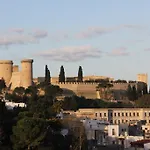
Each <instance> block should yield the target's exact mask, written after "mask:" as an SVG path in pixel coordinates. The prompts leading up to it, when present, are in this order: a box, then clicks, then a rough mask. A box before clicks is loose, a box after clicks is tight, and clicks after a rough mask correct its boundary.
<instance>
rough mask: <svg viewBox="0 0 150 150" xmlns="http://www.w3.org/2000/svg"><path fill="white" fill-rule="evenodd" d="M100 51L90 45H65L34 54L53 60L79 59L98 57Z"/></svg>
mask: <svg viewBox="0 0 150 150" xmlns="http://www.w3.org/2000/svg"><path fill="white" fill-rule="evenodd" d="M101 53H102V52H101V51H100V50H99V49H97V48H94V47H92V46H88V45H87V46H70V47H69V46H67V47H63V48H58V49H50V50H48V51H45V52H41V53H39V54H36V56H40V57H43V58H44V59H50V60H55V61H65V62H69V61H80V60H83V59H86V58H93V57H94V58H99V57H101Z"/></svg>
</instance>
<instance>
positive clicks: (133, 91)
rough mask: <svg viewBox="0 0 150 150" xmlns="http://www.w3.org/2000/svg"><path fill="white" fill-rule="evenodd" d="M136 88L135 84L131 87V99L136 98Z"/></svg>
mask: <svg viewBox="0 0 150 150" xmlns="http://www.w3.org/2000/svg"><path fill="white" fill-rule="evenodd" d="M137 98H138V97H137V90H136V87H135V85H134V86H133V87H132V100H137Z"/></svg>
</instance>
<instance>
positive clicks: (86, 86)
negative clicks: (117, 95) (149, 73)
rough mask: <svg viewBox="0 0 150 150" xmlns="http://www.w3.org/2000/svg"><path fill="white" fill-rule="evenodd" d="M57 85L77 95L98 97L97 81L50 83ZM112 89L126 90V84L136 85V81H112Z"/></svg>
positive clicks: (91, 97)
mask: <svg viewBox="0 0 150 150" xmlns="http://www.w3.org/2000/svg"><path fill="white" fill-rule="evenodd" d="M52 84H54V85H58V86H59V87H60V88H63V89H68V90H71V91H73V92H74V93H75V94H76V95H78V96H84V97H86V98H89V99H96V98H98V97H99V96H98V92H97V91H96V86H97V85H98V83H85V82H81V83H79V82H70V83H69V82H66V83H52ZM112 84H113V90H114V91H119V92H120V91H126V90H127V88H128V85H129V84H130V85H131V86H134V85H135V86H136V87H137V85H138V83H112Z"/></svg>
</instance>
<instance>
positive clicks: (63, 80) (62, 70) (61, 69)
mask: <svg viewBox="0 0 150 150" xmlns="http://www.w3.org/2000/svg"><path fill="white" fill-rule="evenodd" d="M59 82H65V71H64V67H63V66H61V67H60V73H59Z"/></svg>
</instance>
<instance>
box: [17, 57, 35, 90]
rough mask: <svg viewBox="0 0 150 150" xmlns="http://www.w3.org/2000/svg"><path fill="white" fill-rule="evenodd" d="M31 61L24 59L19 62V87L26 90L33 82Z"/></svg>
mask: <svg viewBox="0 0 150 150" xmlns="http://www.w3.org/2000/svg"><path fill="white" fill-rule="evenodd" d="M32 63H33V59H24V60H22V61H21V85H20V86H22V87H24V88H27V87H29V86H31V85H32V81H33V69H32Z"/></svg>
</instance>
